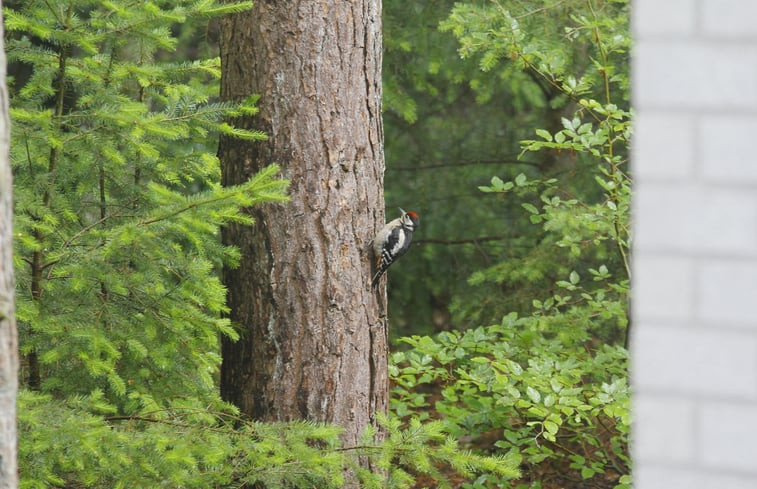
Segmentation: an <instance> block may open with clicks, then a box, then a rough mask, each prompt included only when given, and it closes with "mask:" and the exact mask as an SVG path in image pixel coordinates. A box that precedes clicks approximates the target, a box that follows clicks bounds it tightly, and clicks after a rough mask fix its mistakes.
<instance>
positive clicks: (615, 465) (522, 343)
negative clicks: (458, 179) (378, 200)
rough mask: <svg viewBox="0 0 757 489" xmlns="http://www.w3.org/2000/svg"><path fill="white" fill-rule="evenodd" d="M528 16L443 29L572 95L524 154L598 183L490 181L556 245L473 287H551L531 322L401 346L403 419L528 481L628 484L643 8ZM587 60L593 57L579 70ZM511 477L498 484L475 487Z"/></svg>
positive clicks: (499, 15)
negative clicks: (497, 459)
mask: <svg viewBox="0 0 757 489" xmlns="http://www.w3.org/2000/svg"><path fill="white" fill-rule="evenodd" d="M528 8H530V9H532V10H524V9H525V7H523V5H522V4H521V3H520V2H506V1H503V2H497V3H492V4H487V5H483V6H482V5H478V4H476V5H472V4H458V5H457V6H456V7H455V8H454V9H453V11H452V14H451V15H450V17H449V18H448V19H447V20H446V21H445V22H444V23H443V24H442V28H443V29H445V30H449V31H451V32H453V33H454V34H455V36H456V37H457V38H458V40H459V42H460V46H461V47H460V52H461V54H462V55H463V56H479V59H480V66H481V68H482V69H483V70H492V69H495V68H496V67H497V66H498V64H499V63H510V64H515V65H517V66H519V67H520V68H521V69H522V70H524V71H527V72H529V73H531V74H532V75H533V76H535V77H537V78H539V79H540V80H541V81H542V82H543V83H544V84H546V85H549V86H550V87H552V88H553V89H557V90H559V91H560V93H561V94H562V96H563V99H564V101H565V103H566V106H565V109H564V110H566V113H565V116H564V117H562V119H561V121H562V124H561V127H559V128H551V129H536V130H535V133H536V136H537V137H536V138H534V139H528V140H524V141H522V148H523V153H524V154H526V153H538V154H544V153H547V154H550V155H551V156H552V157H553V158H556V159H558V160H561V161H562V164H563V165H564V166H565V168H566V169H569V171H570V172H571V174H572V173H574V172H581V173H583V174H584V175H586V176H589V177H590V178H588V179H587V180H588V181H590V182H593V184H594V186H593V188H591V189H585V191H584V192H582V193H581V194H572V193H571V192H569V191H567V190H566V188H567V187H568V185H566V182H565V181H564V179H565V178H566V177H564V176H562V175H559V174H558V175H556V176H555V177H554V178H542V177H538V176H537V177H529V175H527V174H525V173H521V174H519V175H517V176H516V177H515V178H514V179H512V180H509V181H507V180H505V179H502V178H499V177H494V178H492V180H491V184H490V185H488V186H482V187H480V190H481V191H483V192H485V193H487V194H490V195H492V196H494V197H499V198H506V199H509V200H513V199H517V201H519V202H521V207H522V210H521V216H522V218H526V219H527V220H528V221H530V223H531V224H532V225H533V226H538V227H539V228H540V229H541V237H540V239H539V241H538V242H537V243H536V245H535V246H534V248H533V250H532V251H531V252H530V253H529V254H528V255H526V256H525V257H516V256H513V257H505V259H504V260H502V261H501V262H499V263H497V264H494V265H492V266H490V267H489V268H487V269H485V270H482V271H480V272H477V273H476V274H474V275H473V276H472V277H471V279H470V280H471V283H474V284H486V283H493V284H510V285H512V283H518V282H523V283H528V284H535V283H540V284H543V286H542V288H541V293H539V295H537V296H532V297H531V298H530V299H529V300H528V307H529V308H530V312H529V313H528V314H522V313H521V314H517V313H504V314H501V316H500V317H502V320H501V321H500V322H499V323H498V324H493V325H491V326H486V327H480V328H475V329H471V330H469V331H466V332H464V333H463V332H455V331H453V332H444V333H441V334H439V335H437V336H434V337H428V336H414V337H410V338H403V339H401V341H402V342H403V343H405V344H407V345H409V346H410V348H409V349H408V350H406V351H401V352H397V353H395V354H394V355H393V357H392V368H391V375H392V378H393V380H394V383H395V389H394V393H393V397H392V401H391V402H392V410H393V412H394V414H395V415H396V416H398V417H404V416H427V417H432V418H439V419H440V420H441V421H442V422H443V423H445V425H446V426H447V427H448V429H449V430H450V432H451V433H453V434H455V435H456V436H458V437H459V438H460V439H462V440H466V441H467V442H468V443H469V444H470V446H472V447H476V448H478V449H480V450H483V451H486V452H488V453H508V454H511V455H512V456H517V457H519V459H520V460H521V462H522V467H523V469H524V477H523V479H522V480H521V485H520V486H518V487H532V488H542V487H564V486H566V485H570V484H582V483H583V484H590V485H591V486H592V487H617V488H627V487H630V475H629V472H630V461H629V456H628V431H629V423H630V419H629V418H630V415H629V389H628V383H627V361H628V358H627V356H628V355H627V350H626V348H625V343H626V341H627V337H628V328H629V320H628V314H627V311H628V294H629V279H630V270H629V266H628V251H629V247H630V234H629V224H628V218H629V201H630V187H631V185H630V178H629V175H628V173H627V170H626V168H625V167H626V164H627V154H628V143H629V138H630V133H631V125H630V119H631V113H630V110H629V109H628V97H627V89H628V79H627V69H626V64H627V50H628V46H629V34H628V25H627V13H628V12H627V2H625V1H607V2H599V1H592V0H586V1H580V2H579V1H574V2H545V3H544V6H543V7H541V8H534V7H533V6H531V5H530V6H529V7H528ZM564 11H565V12H564ZM562 13H566V14H569V15H566V17H565V19H569V21H568V25H566V26H565V28H564V29H563V30H562V31H561V32H560V33H559V35H557V36H556V35H554V33H547V32H544V31H543V24H542V23H540V21H541V20H542V17H543V16H546V15H549V16H553V15H561V14H562ZM571 44H573V45H571ZM581 50H585V51H588V52H590V55H589V56H588V57H585V59H588V60H590V63H586V64H581V63H577V59H578V58H575V57H574V56H573V54H575V53H576V52H580V51H581ZM545 267H550V269H549V270H545ZM550 278H552V279H553V280H551V281H549V279H550ZM498 300H500V302H502V303H504V304H507V303H508V302H507V301H506V300H504V299H498V297H497V296H496V295H493V296H492V297H491V299H490V300H489V301H488V302H486V303H485V304H481V303H471V304H465V305H464V306H461V308H462V310H463V311H471V312H472V313H477V311H476V309H477V308H481V307H492V308H494V310H499V311H501V310H502V309H501V308H502V305H500V304H497V301H498ZM524 306H525V304H524ZM505 312H506V311H505ZM490 314H491V312H487V313H484V314H482V316H488V315H490ZM581 481H585V482H581ZM501 483H502V481H499V480H498V479H497V478H496V477H492V476H491V475H484V476H482V477H481V478H480V479H479V480H477V481H476V482H474V483H473V484H472V485H469V486H466V487H498V484H501Z"/></svg>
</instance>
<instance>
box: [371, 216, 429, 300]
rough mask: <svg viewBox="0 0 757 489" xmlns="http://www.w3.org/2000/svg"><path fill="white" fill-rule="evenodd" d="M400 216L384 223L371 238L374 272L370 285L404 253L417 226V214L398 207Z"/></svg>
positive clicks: (374, 283)
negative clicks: (374, 258)
mask: <svg viewBox="0 0 757 489" xmlns="http://www.w3.org/2000/svg"><path fill="white" fill-rule="evenodd" d="M400 212H402V216H400V217H398V218H397V219H394V220H393V221H390V222H388V223H386V225H385V226H384V227H383V228H382V229H381V231H379V233H378V234H377V235H376V237H375V238H373V254H374V255H375V256H376V274H375V275H374V276H373V280H372V281H371V285H372V286H373V287H375V286H376V284H378V281H379V279H380V278H381V275H382V274H383V273H384V272H385V271H386V269H387V268H389V267H390V266H391V264H392V263H394V262H395V261H397V259H398V258H399V257H401V256H402V255H404V254H405V253H406V252H407V250H408V248H409V247H410V243H411V242H412V240H413V232H414V231H415V228H417V227H418V214H416V213H415V212H412V211H410V212H405V211H403V210H402V209H400Z"/></svg>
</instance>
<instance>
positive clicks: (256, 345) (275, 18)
mask: <svg viewBox="0 0 757 489" xmlns="http://www.w3.org/2000/svg"><path fill="white" fill-rule="evenodd" d="M221 31H222V34H221V61H222V69H223V75H222V81H221V97H222V98H223V99H224V100H239V99H241V98H244V97H247V96H249V95H250V94H253V93H255V94H260V95H261V99H260V103H259V108H260V112H259V114H258V115H256V116H255V117H252V118H247V119H242V120H238V121H235V123H236V124H239V125H241V126H243V127H254V128H256V129H261V130H263V131H265V132H266V133H267V134H268V135H269V139H268V140H267V141H266V142H263V143H260V142H258V143H240V142H239V141H236V140H230V139H224V140H223V141H222V142H221V146H220V150H219V154H220V157H221V161H222V166H223V182H224V184H225V185H231V184H236V183H240V182H242V181H244V180H245V179H247V178H248V177H249V175H250V174H252V173H254V172H256V171H257V170H258V169H260V168H261V167H262V166H264V165H267V164H270V163H274V162H276V163H279V164H280V165H281V166H282V172H283V176H285V177H286V178H288V179H290V180H291V187H290V195H291V202H288V203H286V204H277V205H264V206H260V207H258V208H255V209H254V210H253V211H252V212H253V214H254V217H255V218H256V219H257V223H256V225H254V226H252V227H239V226H229V227H228V228H226V229H225V230H224V232H223V239H224V242H225V243H227V244H234V245H236V246H239V247H240V248H241V251H242V255H243V259H242V265H241V266H240V267H239V268H237V269H233V270H230V269H227V270H225V271H224V281H225V284H226V286H227V287H228V290H229V305H230V307H231V318H232V320H233V321H235V322H236V323H237V324H238V325H241V327H242V339H241V340H239V341H238V342H231V341H224V343H223V365H222V370H221V392H222V395H223V397H224V398H225V399H226V400H229V401H231V402H233V403H235V404H236V405H238V406H239V407H240V408H241V409H242V411H243V412H244V413H246V414H248V415H250V416H252V417H254V418H257V419H262V420H293V419H309V420H316V421H326V422H333V423H338V424H340V425H342V426H344V427H345V428H346V433H345V436H344V438H345V440H344V441H345V443H347V444H352V443H355V442H357V440H358V438H359V436H360V433H361V431H362V429H363V428H364V427H365V426H366V425H367V424H369V423H371V422H372V421H373V414H374V413H375V412H377V411H378V412H383V411H385V409H386V402H387V330H386V319H385V315H384V311H385V295H384V292H383V288H382V289H381V291H380V292H376V291H374V290H372V289H371V287H370V281H371V262H372V258H371V251H370V241H371V239H372V238H373V236H374V234H375V233H376V231H377V230H378V229H379V228H380V227H381V226H382V225H383V223H384V211H383V174H384V154H383V129H382V123H381V5H380V0H354V1H350V2H347V1H334V0H307V1H305V0H302V1H277V2H274V1H266V0H259V1H257V2H256V3H255V7H254V9H253V10H252V11H250V12H247V13H245V14H242V15H236V16H231V17H229V18H227V19H225V20H224V21H223V23H222V26H221Z"/></svg>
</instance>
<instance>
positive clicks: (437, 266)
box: [4, 0, 630, 488]
mask: <svg viewBox="0 0 757 489" xmlns="http://www.w3.org/2000/svg"><path fill="white" fill-rule="evenodd" d="M249 7H250V5H249V4H245V3H242V4H223V5H220V4H216V3H215V2H211V1H200V2H186V1H178V0H174V1H163V2H108V1H92V0H87V1H78V2H76V1H74V2H55V3H54V4H51V3H50V2H45V1H29V2H13V1H9V2H5V12H4V13H5V27H6V48H7V53H8V57H9V62H10V64H9V88H10V94H11V117H12V120H13V139H12V165H13V171H14V178H15V193H16V208H15V219H16V226H17V229H16V233H15V237H16V256H15V260H16V261H15V265H16V275H17V282H18V288H17V291H18V293H17V308H18V324H19V334H20V344H21V352H22V355H23V363H22V372H21V374H22V392H21V393H20V399H19V423H20V445H19V448H20V460H19V465H20V467H21V486H22V487H157V486H166V487H203V488H207V487H241V486H244V484H249V485H251V484H265V485H266V486H267V487H293V486H294V487H342V485H343V484H344V480H345V479H344V478H345V472H344V469H345V468H352V470H355V471H356V472H357V476H358V477H359V478H361V480H362V482H363V484H364V486H365V487H386V486H389V487H413V486H417V487H424V486H428V487H444V485H445V484H448V485H449V486H452V487H475V488H480V487H503V486H504V487H532V488H540V487H543V488H548V487H589V486H591V487H621V488H622V487H629V485H630V476H629V474H630V464H629V458H628V446H627V444H628V427H629V411H628V409H629V406H628V386H627V376H626V370H627V350H626V347H625V342H626V338H627V334H628V329H629V324H630V321H629V318H628V314H627V310H628V307H627V306H628V304H627V302H628V281H629V278H630V277H629V268H628V260H627V257H628V249H629V245H630V237H629V228H628V203H629V192H630V190H629V189H630V181H629V176H628V174H627V173H626V165H627V151H628V139H629V136H630V113H629V95H628V78H627V72H628V48H629V44H630V40H629V33H628V5H627V2H626V1H607V0H605V1H602V0H594V1H591V0H573V1H544V2H541V3H538V4H537V3H535V2H518V1H500V2H484V3H475V4H474V3H470V4H467V3H458V4H455V3H453V2H399V1H393V0H391V1H386V2H385V3H384V80H383V83H384V128H385V148H386V160H387V172H386V180H385V188H386V204H387V209H388V211H387V214H388V215H392V214H393V212H394V211H393V209H394V208H396V207H400V206H401V207H403V208H405V209H407V210H410V209H412V210H414V211H416V212H418V213H419V214H421V216H422V226H423V227H422V228H421V230H420V232H419V233H418V234H417V235H416V241H415V244H414V246H413V249H411V251H410V253H409V254H408V255H407V256H406V257H405V258H403V260H402V261H401V262H399V263H398V264H397V265H395V266H394V267H393V268H392V269H391V270H390V271H389V276H390V278H389V286H388V290H389V305H390V306H389V307H390V331H391V335H392V344H393V354H392V356H391V363H390V375H391V378H392V393H391V399H390V413H389V415H388V416H387V417H385V418H384V419H383V429H384V430H385V431H386V433H387V436H386V441H383V442H376V438H375V436H374V434H375V433H373V432H372V431H371V428H368V429H367V431H366V434H365V443H364V444H362V445H360V446H352V447H345V446H343V445H342V444H341V443H340V440H339V429H338V427H332V426H325V425H317V424H312V423H291V424H287V425H281V424H264V423H259V422H254V421H251V420H247V419H243V418H242V417H241V416H240V415H239V414H238V412H237V411H235V409H234V407H233V406H230V405H228V404H226V403H224V402H222V401H221V399H220V397H219V395H218V388H217V382H218V379H217V369H218V365H219V362H220V353H219V335H227V336H229V337H232V338H233V337H235V335H237V332H236V331H235V329H234V327H233V325H232V324H230V323H229V321H228V320H227V319H224V313H225V312H226V309H225V291H224V289H223V287H222V285H221V283H220V280H219V276H218V269H219V267H220V266H221V265H222V264H224V263H226V264H233V263H234V262H235V260H238V252H237V251H236V250H234V249H233V248H229V247H224V246H222V245H221V244H220V240H219V238H218V236H219V229H220V227H221V226H222V225H224V224H227V223H230V222H243V223H245V222H249V217H248V216H247V215H246V214H245V213H244V212H242V211H241V210H242V209H243V208H245V207H249V206H253V205H258V204H261V203H264V202H270V201H284V200H285V199H286V197H285V194H286V182H284V181H282V180H280V179H279V178H278V175H277V172H276V167H275V166H271V167H270V168H269V169H268V170H266V171H264V172H261V173H260V174H258V175H256V176H255V177H254V178H252V179H251V180H250V181H249V182H248V183H247V184H244V185H242V186H239V187H232V188H229V187H226V188H224V187H221V186H220V183H219V182H220V170H219V165H218V160H217V158H216V156H215V153H216V149H217V137H218V135H219V134H224V135H228V136H233V137H238V138H244V139H250V140H255V139H261V138H264V137H265V135H264V134H260V133H257V132H255V131H250V130H243V129H239V128H235V127H232V126H230V125H229V124H228V123H226V122H225V121H227V120H228V119H229V118H230V117H233V116H235V115H239V114H251V113H254V111H255V103H256V99H255V98H254V97H252V98H250V99H248V100H247V101H245V102H244V103H243V104H241V105H240V104H226V103H219V102H218V101H217V96H218V83H217V82H218V77H219V74H220V70H219V60H218V59H217V57H216V56H217V47H216V43H215V40H216V39H217V32H216V31H215V30H214V29H217V24H216V23H215V22H216V21H215V20H213V19H216V18H217V17H218V16H220V15H228V14H232V13H233V12H236V11H241V10H243V9H247V8H249ZM271 163H275V162H271ZM361 457H362V458H365V457H369V458H375V459H376V464H377V466H378V467H380V468H381V470H378V471H374V472H367V471H364V470H362V469H361V466H360V465H358V460H359V459H360V458H361Z"/></svg>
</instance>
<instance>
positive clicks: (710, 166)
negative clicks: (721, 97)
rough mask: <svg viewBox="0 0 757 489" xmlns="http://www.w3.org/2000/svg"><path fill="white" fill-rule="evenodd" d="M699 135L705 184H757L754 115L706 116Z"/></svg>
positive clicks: (756, 121)
mask: <svg viewBox="0 0 757 489" xmlns="http://www.w3.org/2000/svg"><path fill="white" fill-rule="evenodd" d="M755 6H757V3H755ZM755 18H757V17H755ZM698 132H699V134H700V136H701V138H700V139H699V141H700V147H701V162H702V163H701V168H702V170H701V171H702V175H703V176H704V177H706V178H707V180H708V181H714V182H724V183H734V184H739V185H743V184H757V153H755V151H754V142H755V140H756V139H757V114H756V115H754V116H737V115H729V116H708V117H706V118H704V119H703V120H702V121H701V122H700V123H699V130H698Z"/></svg>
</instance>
